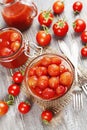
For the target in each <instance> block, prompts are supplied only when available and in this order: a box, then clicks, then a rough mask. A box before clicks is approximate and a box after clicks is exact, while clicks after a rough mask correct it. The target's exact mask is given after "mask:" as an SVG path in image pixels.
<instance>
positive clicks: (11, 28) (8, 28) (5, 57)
mask: <svg viewBox="0 0 87 130" xmlns="http://www.w3.org/2000/svg"><path fill="white" fill-rule="evenodd" d="M6 30H15V31H16V32H18V33H19V34H20V36H21V46H20V48H19V49H18V50H17V51H16V52H14V53H13V54H12V55H9V56H0V61H2V60H3V61H5V60H10V59H12V58H14V57H15V56H16V55H18V53H19V52H20V50H21V48H22V46H23V44H22V43H23V35H22V33H21V31H20V30H18V29H16V28H13V27H7V28H2V29H1V30H0V31H2V32H4V31H6Z"/></svg>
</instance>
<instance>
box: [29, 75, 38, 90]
mask: <svg viewBox="0 0 87 130" xmlns="http://www.w3.org/2000/svg"><path fill="white" fill-rule="evenodd" d="M37 81H38V78H37V77H36V76H31V77H29V79H28V85H29V87H30V88H35V87H36V86H37Z"/></svg>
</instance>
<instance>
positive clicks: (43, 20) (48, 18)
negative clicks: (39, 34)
mask: <svg viewBox="0 0 87 130" xmlns="http://www.w3.org/2000/svg"><path fill="white" fill-rule="evenodd" d="M38 21H39V23H40V25H45V26H47V27H49V26H50V25H51V24H52V21H53V14H52V13H51V11H42V12H41V13H40V14H39V15H38Z"/></svg>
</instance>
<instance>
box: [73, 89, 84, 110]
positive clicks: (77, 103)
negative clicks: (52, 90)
mask: <svg viewBox="0 0 87 130" xmlns="http://www.w3.org/2000/svg"><path fill="white" fill-rule="evenodd" d="M73 98H74V99H73V100H74V104H73V107H74V110H80V109H82V108H83V98H82V91H78V92H74V94H73Z"/></svg>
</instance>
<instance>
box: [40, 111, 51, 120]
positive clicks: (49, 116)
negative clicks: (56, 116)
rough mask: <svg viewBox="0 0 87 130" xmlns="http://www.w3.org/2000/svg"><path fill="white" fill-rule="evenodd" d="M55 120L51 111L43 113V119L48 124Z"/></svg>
mask: <svg viewBox="0 0 87 130" xmlns="http://www.w3.org/2000/svg"><path fill="white" fill-rule="evenodd" d="M52 118H53V112H52V111H50V110H44V111H43V112H42V113H41V119H42V120H43V121H47V122H50V121H51V120H52Z"/></svg>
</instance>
